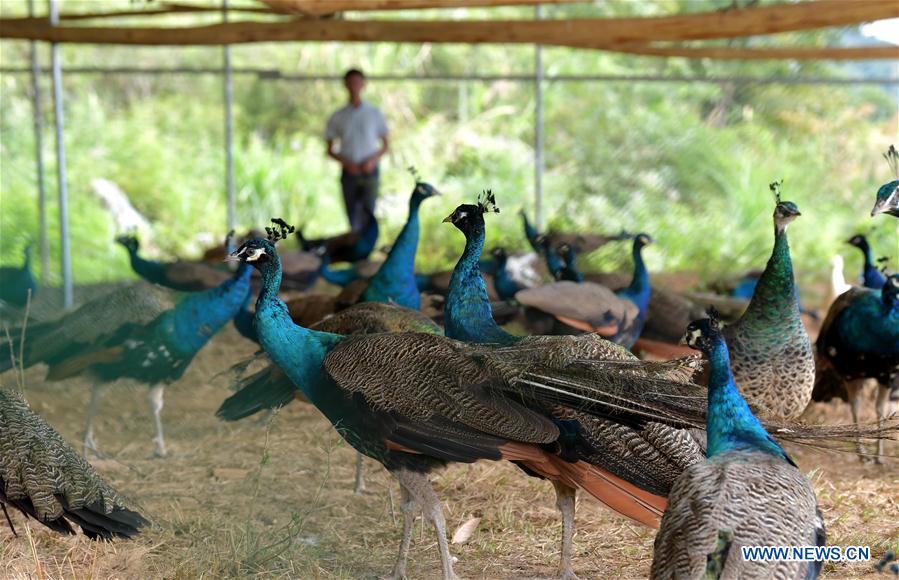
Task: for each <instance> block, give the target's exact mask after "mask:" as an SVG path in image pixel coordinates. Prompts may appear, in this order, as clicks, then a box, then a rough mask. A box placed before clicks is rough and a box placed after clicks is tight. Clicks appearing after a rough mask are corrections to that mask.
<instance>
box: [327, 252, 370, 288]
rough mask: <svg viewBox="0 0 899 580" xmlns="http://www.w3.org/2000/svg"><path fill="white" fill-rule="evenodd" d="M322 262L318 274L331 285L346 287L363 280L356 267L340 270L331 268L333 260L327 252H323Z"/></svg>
mask: <svg viewBox="0 0 899 580" xmlns="http://www.w3.org/2000/svg"><path fill="white" fill-rule="evenodd" d="M320 260H321V261H320V262H319V265H318V274H319V276H321V277H322V278H323V279H324V280H325V282H328V283H329V284H334V285H335V286H340V287H344V286H346V285H347V284H349V283H351V282H355V281H356V280H359V279H360V278H363V276H362V274H360V273H359V270H358V269H357V268H356V266H355V265H352V266H349V267H347V268H340V269H333V268H331V258H330V256H328V253H327V252H326V251H322V253H321V256H320Z"/></svg>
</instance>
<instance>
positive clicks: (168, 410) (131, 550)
mask: <svg viewBox="0 0 899 580" xmlns="http://www.w3.org/2000/svg"><path fill="white" fill-rule="evenodd" d="M251 351H252V346H251V345H250V344H249V343H247V342H246V341H244V340H243V339H242V338H240V337H239V336H237V335H236V333H235V332H234V331H233V330H232V329H231V328H230V327H229V328H228V329H226V331H224V332H223V333H221V334H220V335H219V336H217V337H216V338H215V339H214V340H213V341H212V343H211V344H210V345H208V346H207V348H206V349H205V350H204V351H203V352H202V353H201V354H200V355H199V357H198V359H197V360H196V361H195V364H193V365H192V366H191V368H190V370H189V371H188V372H187V374H186V375H185V377H184V378H183V379H182V380H181V381H180V382H179V383H178V384H176V385H174V386H173V387H171V388H170V389H169V390H168V392H167V395H166V406H165V410H164V412H163V420H164V423H165V427H166V434H167V443H168V445H169V449H170V453H171V456H170V457H169V458H167V459H154V458H153V457H152V449H153V447H152V444H151V437H152V429H151V422H150V417H149V409H148V406H147V404H146V391H145V390H144V389H137V388H134V387H129V386H125V385H122V386H118V385H117V386H115V387H113V388H110V389H108V391H107V392H106V395H105V397H104V399H103V403H102V406H101V411H100V415H99V417H98V419H99V421H98V424H97V431H96V434H97V438H98V442H99V444H100V445H101V447H103V448H104V449H105V451H106V452H108V453H109V454H110V455H111V456H112V457H114V459H106V460H101V461H97V462H96V466H97V468H98V469H99V471H100V472H102V473H103V474H104V475H105V476H106V477H107V478H108V479H109V480H110V481H111V482H112V483H113V484H114V485H115V486H117V487H118V488H119V489H120V490H121V491H122V492H123V493H125V494H127V495H128V496H129V497H130V498H132V499H133V500H134V502H135V503H136V504H137V505H138V506H140V508H141V509H142V511H143V512H144V513H145V514H146V515H148V516H149V517H151V518H152V519H153V521H154V522H155V524H156V526H157V527H154V528H153V529H149V530H147V531H146V532H145V533H144V534H142V535H141V536H140V537H139V538H138V539H136V540H134V541H118V542H113V543H95V542H90V541H88V540H87V539H85V538H84V537H83V536H76V537H71V538H66V537H60V536H56V535H54V534H52V533H50V532H48V531H47V530H46V529H45V528H43V527H42V526H40V525H36V524H34V523H33V522H32V523H31V524H28V523H26V522H25V521H24V519H23V518H22V517H17V516H16V515H14V516H13V517H14V522H15V524H16V528H17V529H18V531H19V537H18V538H15V537H13V535H12V534H11V532H10V531H9V530H8V529H6V527H5V526H3V527H2V529H0V577H2V578H96V579H105V578H170V579H179V578H231V577H240V578H253V577H260V578H261V577H266V578H269V577H276V578H280V577H290V578H375V577H377V576H380V575H384V574H386V573H388V572H389V571H390V569H391V566H392V563H393V559H394V554H395V549H396V547H397V541H398V537H399V533H400V526H401V524H400V519H401V518H400V516H399V510H398V506H397V504H396V502H395V501H394V500H395V499H396V497H397V495H398V492H397V490H396V489H395V484H394V483H393V482H392V481H391V480H390V478H389V477H388V476H387V474H386V472H385V471H384V470H383V468H381V467H380V466H377V465H375V464H374V463H373V462H368V463H367V476H368V479H367V481H368V491H367V493H365V494H364V495H362V496H355V495H353V493H352V491H351V489H352V482H353V466H354V453H353V452H352V450H351V449H348V448H347V446H346V445H344V444H342V442H341V441H340V440H339V438H338V437H337V436H336V434H335V432H334V431H333V429H331V428H330V426H329V424H328V423H327V422H326V421H325V420H324V419H323V418H322V417H321V416H320V415H319V414H318V413H317V412H316V411H315V410H314V409H313V408H311V407H309V406H306V405H302V404H293V405H290V406H289V407H287V408H285V409H284V410H283V411H282V412H280V413H279V414H278V415H276V416H275V418H274V419H273V421H272V422H271V423H270V424H269V425H268V427H266V426H265V425H260V424H259V423H258V422H257V421H255V420H254V419H249V420H245V421H243V422H239V423H236V424H226V423H223V422H221V421H219V420H218V419H216V418H215V417H214V415H213V412H214V411H215V409H216V408H217V407H218V405H219V403H220V402H221V401H222V399H224V397H225V396H226V395H227V394H228V390H227V382H228V381H227V377H225V376H216V374H217V373H218V372H220V371H221V370H222V369H223V368H224V367H225V366H226V363H225V362H223V361H234V360H236V359H237V358H238V357H241V356H243V355H245V354H249V353H250V352H251ZM42 375H43V369H42V368H37V369H31V370H29V371H28V372H27V373H26V379H27V385H28V387H27V396H28V399H29V401H30V402H31V404H32V406H33V407H34V409H35V410H36V411H37V412H38V413H40V414H41V415H43V416H44V417H46V418H47V419H48V420H49V421H50V422H51V423H52V424H53V425H54V426H56V428H57V429H59V431H60V432H61V433H62V434H63V436H64V437H66V438H67V439H68V440H69V441H71V442H72V443H73V444H76V445H77V444H79V442H80V438H81V436H82V428H83V424H82V423H83V420H84V412H85V409H86V406H87V399H88V393H89V389H88V384H87V383H86V382H84V381H83V380H81V379H79V380H74V381H69V382H66V383H63V384H49V383H45V382H44V381H43V380H42ZM0 380H2V381H4V384H5V385H7V386H9V385H10V383H11V382H13V378H12V375H11V374H7V375H6V376H4V377H2V379H0ZM872 406H873V405H869V408H868V409H866V412H867V413H868V416H869V417H870V416H871V409H870V407H872ZM812 414H813V415H817V418H820V417H821V416H826V417H827V418H829V419H830V420H839V421H845V420H846V419H847V418H848V411H847V409H846V407H845V406H842V405H840V406H836V405H835V407H834V408H825V407H819V408H817V409H814V410H813V412H812ZM79 448H80V447H79ZM793 451H794V452H795V454H796V456H797V458H798V461H799V464H800V465H801V467H802V469H803V470H804V471H805V472H807V473H810V474H811V477H812V480H813V482H814V485H815V489H816V491H817V493H818V498H819V501H820V503H821V507H822V509H823V511H824V515H825V520H826V522H827V525H828V532H829V540H830V542H829V543H831V544H835V545H850V544H851V545H870V546H871V550H872V554H873V555H875V556H876V557H878V558H879V557H880V556H881V555H882V554H883V553H884V552H885V550H886V549H887V548H889V547H892V548H893V549H896V548H899V545H897V543H899V541H897V538H899V520H897V519H896V514H897V513H899V470H897V469H896V463H895V460H894V462H893V463H892V465H890V466H888V467H886V468H884V467H878V466H874V465H864V464H861V463H860V462H859V461H858V460H857V459H856V458H855V456H854V455H849V454H821V453H817V452H811V451H808V450H805V449H795V450H793ZM897 452H899V450H897V449H896V446H895V445H894V446H892V447H891V453H893V454H897ZM434 480H435V486H436V489H437V491H438V493H439V494H440V496H441V497H442V498H444V506H445V509H446V514H447V520H448V525H449V528H450V530H451V531H452V529H455V528H456V527H457V526H459V525H461V524H462V523H463V522H465V521H467V520H468V519H469V518H471V517H472V516H473V515H475V516H479V517H480V518H481V521H480V524H479V526H478V528H477V530H476V531H475V533H474V534H473V536H472V537H471V539H470V541H469V542H468V543H466V544H464V545H455V546H452V552H453V554H454V555H455V556H457V557H458V559H459V562H458V564H457V571H458V573H459V574H460V575H461V576H462V577H467V578H539V577H551V576H552V575H553V573H554V571H555V566H556V562H557V544H558V539H559V536H560V533H561V525H560V522H559V519H558V517H557V514H556V510H555V507H554V500H553V494H552V489H551V486H550V485H549V484H548V483H546V482H543V481H538V480H536V479H532V478H529V477H525V476H523V475H522V474H521V473H520V472H519V471H518V470H517V469H516V468H514V467H512V466H511V465H508V464H499V463H488V462H483V463H480V464H476V465H457V466H453V467H451V468H449V469H447V470H445V471H443V472H441V473H439V474H436V475H435V477H434ZM787 517H788V516H787ZM577 524H578V527H577V535H576V537H575V541H576V553H575V557H574V565H575V568H576V570H577V571H578V573H579V574H580V575H581V577H582V578H645V577H646V575H647V572H648V570H649V563H650V560H651V557H652V539H653V531H652V530H648V529H645V528H641V527H639V526H637V525H635V524H632V523H630V522H626V521H623V520H622V519H621V518H619V517H617V516H615V515H612V514H611V513H610V512H609V511H608V510H606V509H604V508H603V507H602V506H600V505H599V504H598V503H597V502H596V501H593V500H592V499H590V498H586V497H581V498H580V500H579V503H578V514H577ZM415 537H416V539H415V541H414V542H413V548H412V551H411V554H410V563H409V575H410V577H411V578H432V577H434V576H435V575H436V573H437V571H438V570H439V564H438V560H437V554H436V549H435V541H434V536H433V532H432V531H431V530H430V529H428V530H425V531H424V535H423V536H419V534H418V531H417V530H416V536H415ZM875 574H876V573H875V572H874V571H873V566H872V564H871V563H863V564H852V565H849V564H845V565H842V564H841V565H828V566H827V567H826V568H825V577H827V578H859V577H868V576H874V575H875Z"/></svg>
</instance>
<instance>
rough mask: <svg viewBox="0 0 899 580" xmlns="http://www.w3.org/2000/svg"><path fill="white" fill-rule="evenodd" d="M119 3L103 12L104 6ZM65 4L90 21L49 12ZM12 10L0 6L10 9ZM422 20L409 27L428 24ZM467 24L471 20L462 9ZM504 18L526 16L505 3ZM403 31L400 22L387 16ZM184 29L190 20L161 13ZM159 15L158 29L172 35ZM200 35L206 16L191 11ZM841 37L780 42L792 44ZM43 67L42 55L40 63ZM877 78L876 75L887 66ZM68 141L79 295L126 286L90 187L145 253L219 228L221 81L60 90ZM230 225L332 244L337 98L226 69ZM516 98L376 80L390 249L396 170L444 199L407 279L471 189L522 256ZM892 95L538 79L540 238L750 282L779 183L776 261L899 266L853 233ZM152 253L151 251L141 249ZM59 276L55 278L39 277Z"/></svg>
mask: <svg viewBox="0 0 899 580" xmlns="http://www.w3.org/2000/svg"><path fill="white" fill-rule="evenodd" d="M729 4H730V2H724V1H718V0H714V1H713V0H704V1H697V2H690V3H679V2H674V1H673V0H672V1H664V2H654V3H653V2H610V3H608V4H606V3H603V6H602V7H598V6H571V7H560V8H557V9H555V10H554V11H553V13H552V14H550V17H553V16H554V15H562V14H566V13H569V14H583V15H601V14H630V13H672V12H677V11H678V10H679V9H688V10H690V11H695V10H705V9H710V8H720V7H723V6H725V5H729ZM119 5H121V6H129V5H130V4H129V3H128V2H127V1H125V0H121V1H120V2H108V3H105V4H104V6H105V7H108V8H109V9H113V8H115V7H116V6H119ZM64 9H71V10H89V9H96V5H93V4H92V3H69V5H68V6H67V5H66V3H64ZM23 12H24V3H23V2H18V3H16V2H4V3H3V7H2V10H0V13H2V14H3V15H20V14H22V13H23ZM437 14H439V13H438V12H433V11H431V12H427V13H425V14H423V15H418V16H419V17H433V16H435V15H437ZM471 14H483V12H475V11H472V12H471ZM503 14H504V15H506V16H512V17H514V16H516V15H521V16H525V15H529V14H530V12H529V11H528V10H526V9H507V10H504V11H503ZM406 17H409V16H406ZM178 19H180V21H183V22H194V21H196V22H200V21H204V19H203V18H199V17H197V18H193V20H191V17H186V16H185V17H178ZM178 19H174V20H173V21H178ZM205 21H208V17H207V18H205ZM839 34H841V32H840V31H837V32H828V33H806V34H803V35H796V36H795V37H796V38H801V39H802V40H803V42H805V43H807V44H812V43H816V42H817V43H822V42H824V41H833V40H834V39H835V38H838V37H839ZM0 50H2V54H3V65H4V66H26V65H27V50H28V46H27V44H26V43H23V42H12V41H3V42H2V43H0ZM62 50H63V56H64V65H65V66H83V65H98V64H100V63H102V64H103V65H106V66H115V65H129V66H142V67H153V66H166V67H175V66H189V67H215V66H219V65H220V64H221V49H220V48H188V49H178V48H167V47H162V48H133V47H95V46H64V47H63V49H62ZM40 51H41V52H40V53H41V58H42V62H43V63H49V51H48V50H47V48H46V47H41V49H40ZM233 60H234V65H235V66H237V67H262V68H273V69H280V70H282V71H285V72H288V73H292V74H340V73H341V72H342V71H343V70H344V69H346V68H348V67H349V66H352V65H358V66H361V67H363V68H364V69H366V70H368V71H370V72H371V73H373V74H378V73H381V74H387V73H390V74H427V75H439V74H450V73H471V74H492V73H514V74H527V73H528V72H529V71H531V70H532V66H533V49H532V48H530V47H515V46H512V47H506V46H474V47H466V46H455V45H453V46H436V45H435V46H428V45H425V46H412V45H401V46H398V45H376V46H368V45H338V44H305V45H299V44H289V45H273V44H266V45H258V46H257V45H248V46H239V47H235V48H234V49H233ZM544 63H545V66H546V70H547V73H548V74H565V73H581V74H591V73H592V74H661V75H664V74H668V75H675V74H688V75H708V76H714V75H718V76H724V75H745V76H757V77H766V76H781V77H782V76H791V75H817V76H828V75H832V76H848V75H851V74H854V72H853V71H847V70H846V68H845V67H843V66H842V65H840V66H838V65H831V64H825V63H800V64H795V63H783V62H771V63H765V62H759V63H739V62H732V63H727V62H689V61H685V60H683V59H671V60H669V61H667V62H666V61H662V60H658V59H652V58H641V57H627V56H620V55H612V54H607V53H597V52H589V51H577V50H567V49H556V48H553V49H546V51H545V55H544ZM893 74H895V71H894V72H893ZM43 81H44V83H43V89H44V90H43V96H44V110H45V122H46V127H45V131H44V144H45V149H46V152H45V158H46V160H47V162H48V163H47V176H48V195H49V197H50V198H51V200H52V201H51V203H50V208H49V221H50V227H51V236H52V237H51V241H52V254H53V255H54V256H56V254H57V246H58V236H57V208H56V204H55V197H56V186H55V184H56V180H55V165H54V157H55V156H54V154H53V151H54V149H53V148H54V141H53V133H52V126H51V123H52V107H51V100H50V84H49V76H45V78H44V79H43ZM65 86H66V91H67V93H66V101H65V110H66V135H65V139H66V146H67V151H68V170H69V187H70V195H71V202H70V208H71V210H70V211H71V228H72V241H73V246H72V247H73V257H74V269H75V276H76V281H77V282H93V281H100V280H108V279H117V278H121V277H125V276H130V275H131V274H130V271H129V267H128V263H127V260H126V256H125V252H124V251H122V250H121V248H118V247H117V246H115V245H114V244H111V243H110V242H111V240H112V238H113V237H114V235H115V234H116V232H115V226H114V224H113V221H112V219H111V218H110V216H109V215H108V213H107V212H106V210H105V209H104V208H103V206H102V205H101V203H100V201H99V200H98V199H97V198H96V196H95V195H94V194H93V193H91V188H90V183H91V180H92V179H94V178H98V177H99V178H106V179H111V180H113V181H114V182H116V183H117V184H118V185H119V186H120V187H122V189H123V190H124V191H125V192H126V193H127V194H128V195H129V197H130V199H131V201H132V203H133V204H134V206H135V207H136V208H137V209H138V210H139V211H140V212H142V213H143V214H144V215H145V216H146V217H147V218H148V219H149V220H151V221H152V223H153V228H154V235H153V239H152V242H153V244H155V246H157V247H158V249H159V251H158V253H157V255H158V256H174V255H180V256H196V255H197V254H198V253H199V252H200V251H201V248H202V247H204V246H206V245H209V244H210V243H213V240H218V239H219V238H220V236H221V235H222V233H223V230H224V222H225V195H224V185H223V184H224V154H223V151H222V142H223V137H222V136H223V120H222V87H221V80H220V78H219V77H216V76H214V75H202V76H176V75H170V76H149V75H147V76H117V75H75V74H71V75H67V76H66V77H65ZM234 87H235V111H234V112H235V123H236V125H235V128H236V131H235V138H236V143H235V158H236V184H237V196H238V219H239V222H240V225H241V226H242V227H249V226H261V225H263V224H264V223H265V222H266V221H267V219H268V218H269V217H270V216H273V215H276V216H283V217H285V218H287V219H288V220H290V221H292V222H293V223H295V224H297V225H303V226H304V227H305V229H306V232H307V233H308V234H310V235H315V236H318V235H325V234H332V233H337V232H340V231H343V230H344V229H345V227H346V226H345V220H344V218H343V214H342V205H341V202H340V200H339V187H338V179H337V175H338V168H337V167H336V165H335V164H334V163H333V162H330V161H329V160H328V159H327V158H326V157H325V155H324V145H323V143H322V141H321V133H322V131H323V125H324V122H325V120H326V118H327V115H328V114H329V112H330V111H331V110H332V109H334V108H336V107H337V106H339V105H340V104H341V103H342V100H343V98H344V97H343V93H342V88H341V86H340V83H338V82H331V81H315V82H292V81H286V80H265V79H260V78H257V76H255V75H238V76H235V81H234ZM533 88H534V87H533V85H532V84H531V83H527V82H511V81H497V82H483V81H478V82H470V83H464V84H456V83H449V82H438V81H428V82H420V83H414V82H399V81H383V82H373V83H372V84H371V86H370V90H369V98H370V100H372V101H374V102H376V103H378V104H379V105H380V106H381V107H382V108H383V110H384V111H385V113H386V114H387V116H388V119H389V122H390V124H391V129H392V133H393V144H392V152H391V154H390V156H389V158H388V159H387V160H386V163H385V165H384V166H383V167H382V171H383V176H384V180H383V184H382V195H381V201H380V205H379V210H378V213H379V215H380V216H381V217H382V218H383V219H384V220H385V222H386V228H385V231H384V234H383V238H382V241H383V243H388V242H389V241H390V240H391V238H392V236H393V235H395V233H396V232H397V231H398V228H399V227H400V224H401V223H402V221H403V220H404V219H405V214H406V209H405V208H406V197H407V195H408V192H409V191H410V186H411V178H410V177H409V176H408V174H407V173H406V170H405V168H406V167H407V166H409V165H415V166H416V167H417V168H418V170H419V171H420V172H421V174H422V175H423V176H424V177H425V178H426V179H427V180H429V181H431V182H433V183H434V184H435V185H437V187H438V188H439V189H440V190H441V191H443V192H444V194H445V195H444V196H443V197H442V198H441V199H440V200H437V201H434V202H431V203H429V204H427V205H426V206H425V207H424V208H423V210H422V212H423V214H422V216H423V219H424V223H425V224H431V225H428V226H426V227H425V228H424V230H423V243H422V247H423V248H424V249H425V251H424V252H422V253H421V256H420V267H421V268H422V269H423V270H430V269H434V268H438V267H446V266H448V265H449V264H451V262H452V259H453V256H455V255H456V254H457V252H458V251H459V250H460V248H461V245H462V239H461V236H459V235H458V234H457V232H455V231H454V230H453V228H450V227H446V226H443V225H441V224H440V223H439V219H438V218H442V217H443V216H444V215H446V214H448V213H449V212H450V211H451V209H452V208H453V207H454V206H455V205H457V204H458V203H460V202H461V201H462V200H469V199H473V198H474V196H475V195H476V194H477V193H478V192H479V191H480V190H481V189H487V188H490V189H493V190H494V192H496V194H497V199H498V202H499V205H500V207H501V208H502V210H503V213H501V214H500V215H498V216H493V217H491V219H490V232H489V239H488V244H495V243H504V244H507V245H509V246H510V247H512V248H522V247H523V246H524V240H523V238H522V236H521V233H520V223H519V220H518V218H517V216H516V215H515V210H517V209H518V208H519V207H525V208H527V209H530V210H532V209H533V207H532V206H533V204H532V201H531V200H532V197H533V148H532V144H533V111H534V90H533ZM896 106H897V105H896V99H895V95H894V94H893V95H891V94H890V93H888V92H887V91H884V90H883V89H882V88H878V87H861V88H860V87H846V86H836V85H811V86H808V85H802V86H800V85H778V84H771V85H766V84H748V83H745V82H722V83H689V84H688V83H651V82H601V83H574V82H553V83H548V84H547V85H546V90H545V107H546V113H545V114H546V165H547V171H546V177H545V182H544V183H545V185H544V188H545V199H546V201H545V204H546V208H547V216H548V218H549V222H550V224H551V226H552V227H555V228H559V229H572V228H575V229H582V230H587V231H603V232H617V231H618V230H620V229H622V228H624V229H627V230H629V231H646V232H648V233H650V234H652V235H653V236H654V237H655V238H656V240H657V241H658V244H657V245H656V246H654V248H653V249H651V250H650V251H648V252H647V259H648V261H649V263H650V266H651V268H653V269H655V270H660V269H666V270H675V269H699V270H702V271H703V272H704V274H705V275H706V276H708V277H713V276H717V275H720V274H721V273H729V272H737V271H740V270H744V269H747V268H750V267H760V266H761V265H762V264H763V263H764V261H765V259H766V257H767V255H768V253H769V251H770V243H771V231H770V230H771V227H770V213H771V209H772V200H771V196H770V194H769V193H768V187H767V184H768V183H769V182H770V181H773V180H775V179H780V178H784V180H785V181H784V187H783V190H784V196H785V197H786V198H787V199H791V200H793V201H795V202H796V203H797V204H798V205H799V207H800V209H801V210H802V212H803V217H802V218H801V219H800V221H798V222H797V223H796V224H795V225H794V227H793V228H792V230H791V242H792V245H793V248H794V256H795V260H796V262H797V264H798V266H799V268H800V269H801V270H802V271H803V275H805V276H813V277H815V278H818V279H821V278H822V277H823V276H824V272H826V269H827V264H828V260H829V258H830V256H831V255H832V254H833V253H835V252H841V253H843V254H844V255H845V256H846V257H847V270H846V271H847V273H852V272H854V271H856V268H857V265H858V256H856V255H855V254H856V252H853V251H851V249H850V248H848V247H846V246H845V245H844V244H843V243H842V242H843V241H844V240H845V239H847V238H848V237H849V236H850V235H851V234H852V233H855V232H856V231H862V232H865V233H869V235H871V237H872V244H873V245H874V247H875V248H877V251H878V252H879V253H890V254H892V256H893V260H894V261H893V267H895V265H896V264H895V259H896V258H897V257H899V248H897V226H896V222H895V220H888V219H885V218H882V219H878V220H871V219H870V218H869V217H868V211H869V210H870V205H871V203H872V200H873V196H874V192H875V191H876V188H877V187H878V186H879V185H880V184H881V183H883V182H885V181H886V180H887V179H888V177H889V175H888V169H887V167H886V164H885V163H883V160H882V159H881V157H880V153H881V151H882V150H884V149H885V148H886V146H887V145H888V144H889V143H890V142H891V141H895V140H896V124H897V117H896ZM0 110H2V119H0V197H2V211H0V261H2V263H3V264H10V263H17V262H18V261H19V260H20V259H21V258H20V252H21V247H22V245H23V244H24V243H25V241H26V240H29V239H32V240H36V239H37V201H36V200H37V193H36V189H37V188H36V183H35V179H36V178H35V172H34V141H33V129H32V110H31V104H30V102H29V80H28V76H27V75H20V74H3V75H0ZM151 251H152V249H151ZM626 254H627V253H626V252H621V251H620V247H616V248H607V249H604V250H602V251H600V252H597V253H596V254H595V255H593V256H591V257H590V262H591V264H590V265H591V266H592V267H597V268H600V267H601V268H612V267H615V266H617V265H618V264H619V263H620V261H621V260H622V257H624V258H625V259H626ZM57 271H58V267H57V266H55V265H54V266H53V270H52V272H51V273H52V274H53V275H55V274H56V272H57Z"/></svg>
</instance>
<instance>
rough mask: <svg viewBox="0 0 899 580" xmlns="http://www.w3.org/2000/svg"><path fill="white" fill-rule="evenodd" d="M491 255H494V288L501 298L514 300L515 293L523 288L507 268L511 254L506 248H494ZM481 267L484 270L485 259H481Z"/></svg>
mask: <svg viewBox="0 0 899 580" xmlns="http://www.w3.org/2000/svg"><path fill="white" fill-rule="evenodd" d="M490 255H491V256H492V257H493V264H494V268H493V271H492V273H493V288H494V290H496V295H497V296H499V298H500V300H512V299H514V298H515V293H516V292H518V291H519V290H521V289H522V288H523V286H522V285H521V284H519V283H518V282H516V281H515V279H514V278H512V274H510V273H509V270H508V268H507V265H508V261H509V255H508V254H507V253H506V250H505V249H504V248H494V249H493V251H492V252H490ZM479 269H480V270H481V272H484V260H481V262H480V265H479Z"/></svg>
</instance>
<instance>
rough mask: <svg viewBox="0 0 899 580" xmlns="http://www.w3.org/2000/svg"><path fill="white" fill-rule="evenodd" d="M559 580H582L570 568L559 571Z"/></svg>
mask: <svg viewBox="0 0 899 580" xmlns="http://www.w3.org/2000/svg"><path fill="white" fill-rule="evenodd" d="M558 578H559V580H580V578H578V575H577V574H575V573H574V570H572V569H571V568H568V569H566V570H559V576H558Z"/></svg>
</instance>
